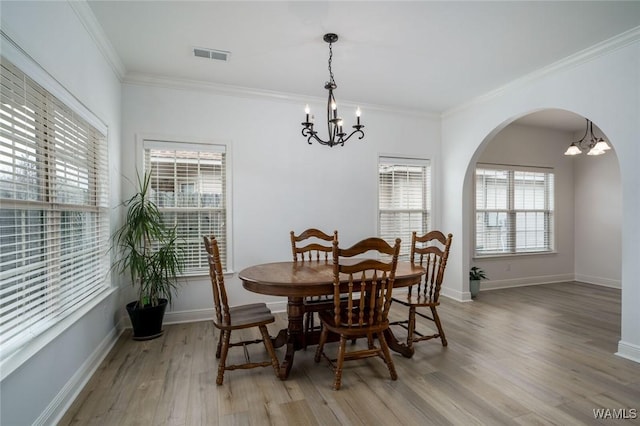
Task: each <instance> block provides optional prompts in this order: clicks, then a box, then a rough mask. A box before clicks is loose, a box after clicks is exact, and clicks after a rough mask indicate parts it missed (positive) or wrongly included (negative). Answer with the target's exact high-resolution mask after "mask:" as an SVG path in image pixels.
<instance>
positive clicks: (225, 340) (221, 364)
mask: <svg viewBox="0 0 640 426" xmlns="http://www.w3.org/2000/svg"><path fill="white" fill-rule="evenodd" d="M220 332H221V333H222V336H221V337H222V351H221V354H220V361H218V377H217V378H216V384H217V385H221V384H222V381H223V380H224V370H225V367H226V363H227V354H228V353H229V340H230V339H231V330H224V331H223V330H220Z"/></svg>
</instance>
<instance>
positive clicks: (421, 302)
mask: <svg viewBox="0 0 640 426" xmlns="http://www.w3.org/2000/svg"><path fill="white" fill-rule="evenodd" d="M391 300H393V301H394V302H398V303H400V304H402V305H405V306H439V305H440V302H434V301H433V299H431V298H430V297H429V296H426V295H424V294H411V295H410V294H407V295H406V296H405V295H397V296H393V297H392V298H391Z"/></svg>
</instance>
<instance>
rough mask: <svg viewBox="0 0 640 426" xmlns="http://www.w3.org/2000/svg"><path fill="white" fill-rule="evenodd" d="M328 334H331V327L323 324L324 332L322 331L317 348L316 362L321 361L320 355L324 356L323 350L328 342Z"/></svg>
mask: <svg viewBox="0 0 640 426" xmlns="http://www.w3.org/2000/svg"><path fill="white" fill-rule="evenodd" d="M327 336H329V329H328V328H327V327H324V326H323V327H322V332H321V333H320V341H319V342H318V347H317V348H316V356H315V357H314V361H315V362H320V357H321V356H322V351H323V350H324V344H325V343H326V342H327Z"/></svg>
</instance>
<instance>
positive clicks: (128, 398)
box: [60, 283, 640, 426]
mask: <svg viewBox="0 0 640 426" xmlns="http://www.w3.org/2000/svg"><path fill="white" fill-rule="evenodd" d="M438 312H439V313H440V316H441V319H442V321H443V326H444V330H445V333H446V334H447V340H448V341H449V346H448V347H446V348H443V347H442V346H441V345H440V342H439V340H437V341H436V340H431V341H428V342H421V343H418V344H417V345H416V353H415V355H414V357H413V358H411V359H406V358H403V357H401V356H399V355H398V354H394V355H393V356H394V362H395V365H396V369H397V371H398V376H399V378H398V380H397V381H395V382H394V381H391V380H390V379H389V374H388V371H387V368H386V366H385V364H384V363H383V361H382V360H380V359H376V358H370V359H367V360H358V361H352V362H348V363H346V366H345V370H344V374H343V382H342V383H343V388H342V389H341V390H339V391H333V390H332V389H331V384H332V382H333V373H332V372H331V370H330V369H329V366H328V365H327V364H326V363H325V362H324V361H323V362H321V363H320V364H316V363H314V361H313V355H314V350H315V347H310V348H308V349H307V350H306V351H300V352H298V353H297V354H296V357H295V363H294V366H293V369H292V372H291V376H290V378H289V379H288V380H286V381H280V380H278V379H276V378H275V376H274V374H273V369H271V368H259V369H253V370H238V371H230V372H226V374H225V380H224V384H223V385H222V386H216V384H215V378H216V367H217V360H216V358H215V356H214V354H215V342H216V339H215V338H214V330H213V325H212V323H211V322H198V323H190V324H178V325H170V326H166V327H165V333H164V335H163V336H162V337H161V338H159V339H156V340H152V341H148V342H134V341H132V340H131V339H130V332H129V331H126V332H125V333H124V334H123V335H122V336H121V338H120V340H119V341H118V343H117V344H116V346H115V347H114V348H113V350H112V351H111V353H110V354H109V355H108V356H107V358H106V359H105V361H104V362H103V364H102V365H101V367H100V368H99V370H98V371H97V372H96V374H95V375H94V377H92V378H91V380H90V381H89V383H88V384H87V386H86V387H85V389H84V390H83V391H82V392H81V394H80V395H79V396H78V398H77V399H76V401H75V402H74V403H73V405H72V406H71V407H70V409H69V410H68V412H67V413H66V415H65V416H64V418H63V419H62V421H61V423H60V424H61V425H71V424H82V425H85V424H100V425H164V424H167V425H218V424H220V425H270V424H275V425H286V424H290V425H307V424H308V425H394V424H402V425H418V424H419V425H446V424H453V425H474V424H482V425H500V424H504V425H517V424H524V425H549V424H552V425H563V426H565V425H580V424H606V425H614V424H624V425H631V424H640V364H637V363H634V362H632V361H629V360H625V359H623V358H620V357H617V356H615V355H614V352H615V351H616V349H617V343H618V340H619V339H620V291H619V290H614V289H608V288H603V287H597V286H592V285H587V284H580V283H560V284H549V285H540V286H531V287H520V288H514V289H507V290H497V291H490V292H489V291H487V292H481V293H480V295H479V296H478V298H477V299H476V301H474V302H472V303H458V302H454V301H452V300H450V299H446V298H445V299H442V305H441V307H440V309H439V310H438ZM402 314H403V311H401V307H400V306H399V305H396V306H394V307H392V316H394V317H397V316H399V315H402ZM277 317H278V319H277V322H276V325H275V326H274V325H271V326H270V328H269V331H270V333H271V334H272V335H275V334H276V332H277V330H278V329H280V328H282V327H284V326H285V325H286V318H285V315H284V314H278V315H277ZM639 326H640V324H639ZM396 331H397V332H396V334H397V335H399V334H401V329H400V330H396ZM215 336H216V338H217V333H216V335H215ZM365 340H366V339H365ZM357 344H361V343H360V341H359V342H358V343H357ZM335 345H336V344H335V343H333V344H328V345H327V350H329V351H331V350H333V349H334V348H335ZM234 352H235V353H236V355H237V356H242V355H241V353H242V350H241V349H235V351H234ZM250 352H251V354H252V359H253V358H254V357H255V358H256V359H258V358H260V357H262V356H265V351H264V348H263V347H261V346H259V345H253V348H251V350H250ZM277 352H278V356H279V358H282V354H283V349H282V348H281V349H278V350H277ZM236 355H234V356H236ZM231 361H233V359H231ZM594 409H609V410H615V411H609V412H608V414H609V416H610V417H613V416H615V415H621V414H622V415H626V417H636V418H628V419H623V420H615V419H611V418H609V419H605V420H598V419H595V418H594V411H593V410H594ZM620 410H625V411H624V412H623V411H620ZM634 414H635V415H634Z"/></svg>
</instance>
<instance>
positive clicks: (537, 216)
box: [475, 164, 554, 256]
mask: <svg viewBox="0 0 640 426" xmlns="http://www.w3.org/2000/svg"><path fill="white" fill-rule="evenodd" d="M553 177H554V174H553V170H551V169H542V168H532V167H516V166H502V165H488V164H478V166H477V167H476V184H475V194H476V249H475V255H476V256H487V255H501V254H515V253H540V252H550V251H552V250H553Z"/></svg>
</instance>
